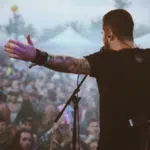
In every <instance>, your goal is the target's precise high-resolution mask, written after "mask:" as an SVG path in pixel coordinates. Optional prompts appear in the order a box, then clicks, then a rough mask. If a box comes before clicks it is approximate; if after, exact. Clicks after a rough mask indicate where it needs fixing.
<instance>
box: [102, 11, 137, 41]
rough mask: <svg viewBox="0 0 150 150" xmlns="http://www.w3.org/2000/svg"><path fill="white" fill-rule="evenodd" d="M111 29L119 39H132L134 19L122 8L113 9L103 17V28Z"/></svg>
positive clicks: (105, 29)
mask: <svg viewBox="0 0 150 150" xmlns="http://www.w3.org/2000/svg"><path fill="white" fill-rule="evenodd" d="M108 28H109V29H111V31H112V32H113V34H114V35H115V36H116V37H117V38H118V39H119V40H133V30H134V21H133V19H132V16H131V14H130V13H129V12H128V11H126V10H124V9H115V10H111V11H109V12H108V13H106V14H105V15H104V17H103V30H104V31H107V29H108Z"/></svg>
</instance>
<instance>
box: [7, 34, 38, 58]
mask: <svg viewBox="0 0 150 150" xmlns="http://www.w3.org/2000/svg"><path fill="white" fill-rule="evenodd" d="M27 41H28V44H23V43H21V42H19V41H15V40H9V41H8V43H7V44H6V45H5V46H4V50H5V51H6V52H7V53H8V56H9V57H10V58H14V59H19V60H23V61H33V60H34V59H35V57H36V48H35V47H34V46H33V43H32V41H31V39H30V36H29V35H28V36H27Z"/></svg>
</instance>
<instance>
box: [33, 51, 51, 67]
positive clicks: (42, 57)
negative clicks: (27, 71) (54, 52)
mask: <svg viewBox="0 0 150 150" xmlns="http://www.w3.org/2000/svg"><path fill="white" fill-rule="evenodd" d="M36 53H37V55H36V58H35V59H34V60H33V61H32V62H33V63H35V64H37V65H40V66H42V65H44V64H45V63H46V62H47V57H48V54H47V53H46V52H42V51H40V50H38V49H36Z"/></svg>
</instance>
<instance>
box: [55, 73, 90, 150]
mask: <svg viewBox="0 0 150 150" xmlns="http://www.w3.org/2000/svg"><path fill="white" fill-rule="evenodd" d="M87 76H88V75H85V76H84V78H83V79H82V80H81V82H80V83H79V85H78V86H77V88H76V89H75V90H74V91H73V93H72V95H71V97H70V98H69V100H68V101H67V102H66V104H65V106H64V107H63V109H62V111H61V112H60V113H59V114H58V116H57V117H56V119H55V120H54V124H56V123H57V122H58V120H59V119H60V117H61V116H62V114H63V112H64V111H65V109H66V107H67V106H68V105H69V104H70V103H71V101H72V102H73V104H74V123H73V140H72V145H73V150H76V141H77V127H76V124H77V123H76V117H77V110H78V102H79V101H80V98H77V97H76V94H77V93H78V92H79V91H80V87H81V85H82V83H83V82H84V80H85V79H86V77H87Z"/></svg>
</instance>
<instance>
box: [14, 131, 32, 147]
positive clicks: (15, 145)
mask: <svg viewBox="0 0 150 150" xmlns="http://www.w3.org/2000/svg"><path fill="white" fill-rule="evenodd" d="M22 133H29V134H31V136H32V144H33V133H32V132H31V131H30V130H27V129H21V130H18V131H17V133H16V135H15V137H14V139H13V145H12V149H13V150H15V149H17V150H21V146H20V138H21V134H22ZM32 146H33V145H32Z"/></svg>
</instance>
